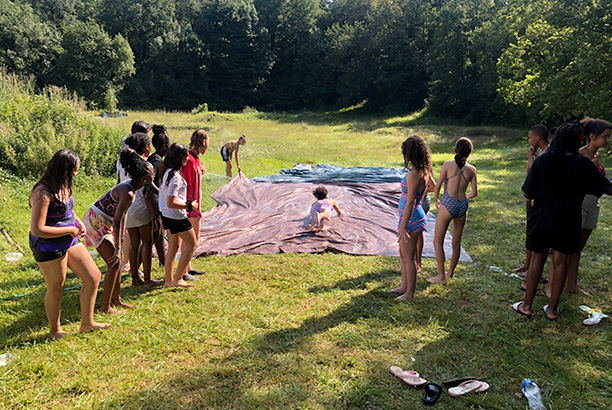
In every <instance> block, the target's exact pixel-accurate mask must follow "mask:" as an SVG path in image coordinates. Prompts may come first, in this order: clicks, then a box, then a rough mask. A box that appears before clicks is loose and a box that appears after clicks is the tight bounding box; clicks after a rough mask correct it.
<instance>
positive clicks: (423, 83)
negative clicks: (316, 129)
mask: <svg viewBox="0 0 612 410" xmlns="http://www.w3.org/2000/svg"><path fill="white" fill-rule="evenodd" d="M610 3H612V0H586V1H580V2H577V1H575V0H572V1H570V0H507V1H501V0H14V1H11V0H0V65H2V66H4V67H6V69H7V70H8V71H9V72H14V73H17V74H22V75H33V76H34V78H35V79H36V80H35V81H36V84H37V86H38V87H41V88H42V87H44V86H47V85H58V86H65V87H66V88H68V89H69V90H71V91H74V92H76V93H78V95H80V96H81V97H83V98H84V99H86V100H87V101H88V103H89V104H90V106H91V107H97V108H106V109H114V108H115V107H116V106H117V104H118V105H119V106H120V107H124V108H154V109H182V110H185V109H192V108H194V107H197V106H202V107H203V106H204V105H203V104H204V103H206V104H207V107H209V108H210V109H214V110H241V109H243V108H244V107H246V106H250V107H255V108H257V109H260V110H297V109H310V110H321V109H339V108H342V107H352V106H358V107H361V109H363V110H366V111H380V110H385V111H410V110H419V109H422V108H424V107H427V109H428V113H430V114H431V115H433V116H436V117H441V118H451V119H455V120H459V121H462V122H466V123H494V122H497V123H505V124H511V123H515V124H519V123H520V124H524V123H527V122H536V121H537V122H555V121H559V120H561V119H569V118H572V117H580V116H583V115H591V116H598V117H606V118H612V115H611V114H612V107H611V104H609V101H608V100H609V94H610V90H611V89H612V64H611V63H612V61H611V60H612V28H611V27H610V23H611V19H612V4H610Z"/></svg>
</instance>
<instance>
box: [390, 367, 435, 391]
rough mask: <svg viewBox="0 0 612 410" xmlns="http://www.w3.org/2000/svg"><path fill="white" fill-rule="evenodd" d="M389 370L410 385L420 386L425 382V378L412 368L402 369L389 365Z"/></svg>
mask: <svg viewBox="0 0 612 410" xmlns="http://www.w3.org/2000/svg"><path fill="white" fill-rule="evenodd" d="M389 371H390V372H391V374H392V375H394V376H395V377H397V378H398V379H400V380H401V381H403V382H404V383H406V384H409V385H410V386H421V385H423V384H425V383H427V380H425V379H423V378H422V377H421V376H420V375H419V374H418V373H417V372H415V371H414V370H402V369H401V368H400V367H398V366H391V367H390V368H389Z"/></svg>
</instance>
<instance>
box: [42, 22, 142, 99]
mask: <svg viewBox="0 0 612 410" xmlns="http://www.w3.org/2000/svg"><path fill="white" fill-rule="evenodd" d="M133 74H134V55H133V54H132V50H131V49H130V45H129V44H128V43H127V41H126V40H125V39H124V38H123V37H122V36H121V35H120V34H119V35H117V36H115V37H114V38H111V37H110V36H109V35H108V34H107V33H106V32H104V31H103V30H102V29H101V28H100V26H98V25H97V24H96V23H95V22H93V21H88V22H74V23H72V24H70V25H68V26H66V27H65V30H64V36H63V39H62V51H61V53H60V55H59V57H58V58H57V62H56V64H55V66H54V68H53V69H52V70H51V72H50V79H51V81H52V82H54V83H55V84H58V85H64V86H66V87H67V88H68V89H70V90H73V91H76V92H77V93H78V94H79V95H80V96H82V97H84V98H85V99H87V100H88V101H90V102H91V103H93V104H95V105H97V106H103V105H104V100H105V97H106V95H107V93H108V92H109V89H111V88H112V89H113V91H112V92H115V91H117V90H120V89H121V88H122V87H123V85H124V84H125V82H126V81H127V79H128V78H129V77H130V76H131V75H133Z"/></svg>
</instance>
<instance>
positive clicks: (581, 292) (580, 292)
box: [565, 286, 591, 296]
mask: <svg viewBox="0 0 612 410" xmlns="http://www.w3.org/2000/svg"><path fill="white" fill-rule="evenodd" d="M565 293H569V294H571V295H584V296H591V294H590V293H589V292H587V291H586V290H584V289H582V288H580V287H578V286H576V287H575V288H568V287H566V288H565Z"/></svg>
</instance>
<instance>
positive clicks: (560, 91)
mask: <svg viewBox="0 0 612 410" xmlns="http://www.w3.org/2000/svg"><path fill="white" fill-rule="evenodd" d="M610 3H611V2H610V0H603V1H595V0H589V1H585V2H579V3H577V2H571V1H550V0H537V1H534V2H527V1H520V0H515V1H512V2H510V3H509V4H508V6H507V8H506V11H505V14H506V19H507V21H508V29H509V31H510V32H511V33H513V37H514V38H513V40H512V41H511V42H510V44H509V45H508V47H507V48H506V49H505V50H504V52H503V54H502V55H501V58H500V60H499V63H498V70H499V73H500V76H501V78H500V80H499V88H500V92H501V93H502V95H503V96H504V98H505V100H506V101H507V102H508V103H511V104H515V105H517V106H520V107H524V108H525V109H526V110H527V112H528V114H529V118H530V119H531V120H532V121H534V122H535V121H537V122H541V121H550V120H561V119H562V120H567V119H570V118H575V117H582V116H584V115H591V116H596V117H597V116H599V117H607V118H610V116H611V115H612V108H610V104H609V90H610V88H611V87H612V68H611V67H612V53H611V52H612V36H611V35H610V27H609V24H610V23H609V22H610V20H611V19H612V4H610Z"/></svg>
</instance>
